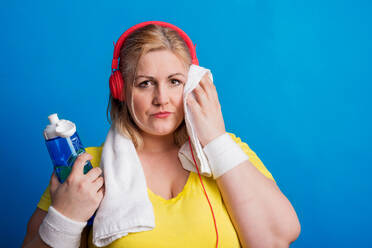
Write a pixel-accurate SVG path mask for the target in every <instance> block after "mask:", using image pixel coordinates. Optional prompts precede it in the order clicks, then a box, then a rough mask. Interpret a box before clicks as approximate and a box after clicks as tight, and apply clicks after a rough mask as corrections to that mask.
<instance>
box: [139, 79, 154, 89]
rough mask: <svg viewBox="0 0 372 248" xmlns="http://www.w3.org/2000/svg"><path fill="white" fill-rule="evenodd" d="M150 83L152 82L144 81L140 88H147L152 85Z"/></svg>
mask: <svg viewBox="0 0 372 248" xmlns="http://www.w3.org/2000/svg"><path fill="white" fill-rule="evenodd" d="M150 82H151V81H149V80H146V81H143V82H142V83H139V84H138V87H140V88H147V87H148V86H149V85H150V84H148V83H150Z"/></svg>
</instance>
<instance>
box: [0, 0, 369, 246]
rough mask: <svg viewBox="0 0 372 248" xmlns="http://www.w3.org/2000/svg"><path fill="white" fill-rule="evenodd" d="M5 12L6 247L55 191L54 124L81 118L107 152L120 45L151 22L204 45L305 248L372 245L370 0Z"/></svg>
mask: <svg viewBox="0 0 372 248" xmlns="http://www.w3.org/2000/svg"><path fill="white" fill-rule="evenodd" d="M0 12H1V15H0V20H1V23H2V24H3V25H2V34H1V39H0V45H1V46H0V47H1V57H2V59H1V62H0V63H1V70H0V80H1V84H0V90H1V95H2V97H1V98H0V104H1V115H0V118H1V121H0V123H1V124H0V125H1V130H2V133H3V135H2V137H3V138H2V142H1V143H0V146H1V149H0V152H1V157H2V158H3V159H4V160H3V162H2V177H1V195H2V201H1V202H2V204H1V215H0V216H1V217H0V218H1V226H0V235H1V240H2V244H1V246H2V247H20V245H21V243H22V240H23V237H24V235H25V232H26V225H27V221H28V219H29V217H30V216H31V214H32V213H33V211H34V210H35V208H36V204H37V203H38V201H39V198H40V196H41V195H42V193H43V191H44V189H45V188H46V186H47V185H48V182H49V179H50V176H51V173H52V164H51V161H50V158H49V155H48V153H47V150H46V147H45V143H44V139H43V136H42V131H43V129H44V128H45V126H46V125H47V124H48V119H47V117H48V115H50V114H52V113H55V112H57V113H58V114H59V116H60V117H61V118H64V119H69V120H72V121H74V122H75V123H76V124H77V129H78V132H79V134H80V138H81V139H82V141H83V144H84V145H85V146H99V145H101V144H102V142H104V139H105V136H106V133H107V131H108V128H109V124H108V122H107V120H106V107H107V102H108V95H109V87H108V78H109V75H110V66H111V58H112V53H113V41H116V40H117V39H118V37H119V36H120V35H121V34H122V32H124V31H125V30H126V29H127V28H129V27H131V26H133V25H134V24H137V23H139V22H143V21H149V20H160V21H165V22H169V23H172V24H174V25H176V26H178V27H180V28H181V29H183V30H184V31H185V32H186V33H187V34H188V35H189V36H190V38H191V39H192V41H193V42H194V43H196V44H197V47H196V51H197V55H198V58H199V62H200V65H201V66H203V67H206V68H209V69H211V71H212V73H213V76H214V80H215V81H214V83H215V85H216V87H217V91H218V95H219V100H220V102H221V106H222V112H223V116H224V120H225V125H226V128H227V131H228V132H233V133H235V134H236V135H237V136H239V137H240V138H241V139H242V140H243V141H244V142H246V143H247V144H248V145H249V146H250V147H251V148H252V149H253V150H254V151H255V152H256V153H257V155H258V156H259V157H260V158H261V160H262V161H263V163H264V164H265V165H266V167H267V168H268V169H269V170H270V172H271V173H272V174H273V176H274V178H275V179H276V181H277V184H278V186H279V187H280V189H281V190H282V191H283V193H284V194H285V195H286V196H287V198H288V199H289V200H290V201H291V203H292V205H293V206H294V208H295V210H296V212H297V214H298V217H299V220H300V222H301V227H302V230H301V235H300V237H299V238H298V240H297V241H296V242H294V243H293V244H292V247H372V241H371V239H370V238H369V234H370V230H371V226H370V223H371V217H372V213H371V211H370V210H371V207H370V206H371V194H372V188H371V186H370V182H369V175H370V174H371V173H372V168H371V165H372V159H371V155H372V153H371V151H370V149H371V138H372V137H371V136H372V132H371V124H372V123H371V122H372V119H371V111H370V109H371V105H372V100H371V97H370V95H371V93H372V84H371V83H372V72H371V68H372V56H371V55H372V45H371V44H372V27H371V24H372V17H371V12H372V4H371V2H370V1H364V0H353V1H352V0H349V1H345V0H339V1H335V0H331V1H321V0H314V1H294V0H280V1H279V0H260V1H259V0H248V1H240V0H231V1H184V2H183V1H177V2H174V1H163V2H154V1H142V2H141V3H139V2H135V1H132V2H130V1H111V2H107V1H106V2H105V1H40V0H37V1H19V0H18V1H17V0H16V1H7V2H3V4H2V7H1V10H0ZM213 228H214V227H213V226H211V231H212V230H214V229H213Z"/></svg>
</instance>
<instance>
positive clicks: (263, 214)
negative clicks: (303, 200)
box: [216, 160, 300, 248]
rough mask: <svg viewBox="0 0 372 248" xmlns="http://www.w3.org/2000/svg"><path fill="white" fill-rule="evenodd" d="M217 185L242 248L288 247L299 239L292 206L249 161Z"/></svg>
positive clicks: (224, 177) (298, 228)
mask: <svg viewBox="0 0 372 248" xmlns="http://www.w3.org/2000/svg"><path fill="white" fill-rule="evenodd" d="M216 182H217V185H218V187H219V189H220V192H221V194H222V197H223V200H224V202H225V205H226V208H227V210H228V212H229V215H230V217H231V219H232V222H233V224H234V226H235V229H236V230H237V233H238V236H239V239H240V241H241V244H242V246H243V247H250V248H252V247H288V246H289V244H290V243H291V242H293V241H294V240H295V239H296V238H297V237H298V235H299V232H300V224H299V222H298V219H297V215H296V212H295V211H294V209H293V207H292V205H291V203H290V202H289V201H288V199H287V198H286V197H285V196H284V195H283V194H282V193H281V191H280V190H279V188H278V187H277V186H276V184H275V182H273V181H272V180H270V179H268V178H266V177H265V176H264V175H262V174H261V173H260V172H259V171H258V170H257V169H256V168H255V167H254V166H253V165H252V164H251V163H250V162H249V161H248V160H247V161H245V162H243V163H241V164H240V165H238V166H236V167H234V168H233V169H232V170H230V171H228V172H227V173H225V174H224V175H222V176H221V177H219V178H217V179H216Z"/></svg>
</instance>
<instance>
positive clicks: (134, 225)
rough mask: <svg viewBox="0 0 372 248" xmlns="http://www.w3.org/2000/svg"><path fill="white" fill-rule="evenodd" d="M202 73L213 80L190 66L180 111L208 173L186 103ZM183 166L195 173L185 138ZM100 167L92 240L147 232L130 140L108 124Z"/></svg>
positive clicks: (148, 210) (150, 220)
mask: <svg viewBox="0 0 372 248" xmlns="http://www.w3.org/2000/svg"><path fill="white" fill-rule="evenodd" d="M205 73H208V75H209V77H210V79H211V80H212V81H213V78H212V74H211V72H210V70H208V69H205V68H203V67H200V66H197V65H191V66H190V69H189V72H188V80H187V82H186V84H185V86H184V93H183V94H184V95H183V97H184V98H183V103H184V112H185V123H186V129H187V132H188V134H189V136H190V140H191V143H192V146H193V153H194V156H195V159H196V162H197V164H198V168H199V171H200V173H201V174H202V175H205V176H212V173H211V169H210V166H209V164H208V160H207V157H206V155H205V154H204V152H203V149H202V146H201V144H200V142H199V140H198V136H197V134H196V132H195V129H194V127H193V124H192V123H193V120H192V117H191V115H190V111H189V109H188V106H187V104H186V99H187V97H188V95H189V94H190V92H191V91H192V90H193V89H194V88H195V87H196V86H197V85H198V83H199V82H200V80H201V79H202V77H203V76H204V74H205ZM178 157H179V159H180V161H181V163H182V166H183V168H185V169H186V170H189V171H193V172H197V170H196V168H195V166H194V162H193V158H192V155H191V151H190V148H189V143H188V141H187V142H186V143H185V144H183V145H182V146H181V148H180V150H179V152H178ZM100 167H101V168H102V170H103V173H104V179H105V196H104V198H103V200H102V202H101V204H100V206H99V208H98V210H97V213H96V217H95V219H94V223H93V243H94V244H95V245H96V246H98V247H102V246H106V245H108V244H110V243H111V242H113V241H115V240H116V239H119V238H121V237H123V236H126V235H127V234H128V233H132V232H141V231H148V230H151V229H153V228H154V227H155V217H154V212H153V207H152V204H151V201H150V199H149V198H148V194H147V185H146V179H145V175H144V172H143V168H142V165H141V162H140V160H139V157H138V154H137V152H136V149H135V147H134V144H133V142H132V141H131V140H130V139H128V138H126V137H124V136H122V135H121V134H120V133H119V132H117V131H116V129H115V127H114V125H112V126H111V128H110V130H109V132H108V134H107V137H106V141H105V143H104V146H103V150H102V156H101V164H100Z"/></svg>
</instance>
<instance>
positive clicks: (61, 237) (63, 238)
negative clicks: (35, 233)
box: [39, 206, 87, 248]
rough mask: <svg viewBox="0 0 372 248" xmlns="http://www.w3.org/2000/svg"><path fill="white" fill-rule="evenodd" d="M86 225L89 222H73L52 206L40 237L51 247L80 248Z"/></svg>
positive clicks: (40, 228)
mask: <svg viewBox="0 0 372 248" xmlns="http://www.w3.org/2000/svg"><path fill="white" fill-rule="evenodd" d="M86 224H87V222H79V221H74V220H71V219H69V218H67V217H66V216H64V215H62V214H61V213H60V212H58V211H57V210H56V209H55V208H53V207H52V206H50V207H49V209H48V214H47V215H46V216H45V218H44V220H43V222H42V223H41V225H40V227H39V235H40V238H41V239H42V240H43V241H44V242H45V243H46V244H47V245H49V246H51V247H56V248H63V247H66V248H67V247H69V248H72V247H77V248H78V247H79V246H80V239H81V233H82V231H83V229H84V227H85V225H86Z"/></svg>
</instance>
